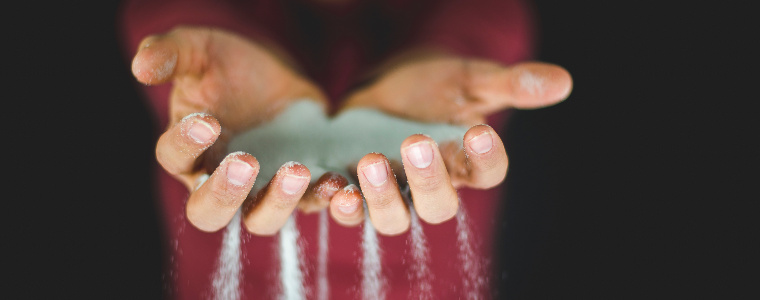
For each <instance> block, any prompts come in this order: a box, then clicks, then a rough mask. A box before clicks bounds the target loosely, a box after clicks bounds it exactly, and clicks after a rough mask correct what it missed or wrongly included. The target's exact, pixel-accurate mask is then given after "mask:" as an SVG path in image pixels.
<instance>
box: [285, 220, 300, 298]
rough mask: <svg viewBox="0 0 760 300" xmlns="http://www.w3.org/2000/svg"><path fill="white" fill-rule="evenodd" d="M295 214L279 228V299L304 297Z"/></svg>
mask: <svg viewBox="0 0 760 300" xmlns="http://www.w3.org/2000/svg"><path fill="white" fill-rule="evenodd" d="M298 238H299V232H298V227H296V215H295V214H292V215H290V217H289V218H288V221H287V222H285V226H283V227H282V229H280V285H281V293H280V299H284V300H300V299H304V287H303V272H302V271H301V270H302V267H303V261H301V257H303V255H302V249H301V247H300V246H299V244H298Z"/></svg>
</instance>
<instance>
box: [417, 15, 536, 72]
mask: <svg viewBox="0 0 760 300" xmlns="http://www.w3.org/2000/svg"><path fill="white" fill-rule="evenodd" d="M413 42H415V43H417V44H418V45H426V46H434V47H438V48H441V49H444V50H446V51H450V52H452V53H455V54H458V55H461V56H472V57H479V58H485V59H490V60H494V61H498V62H501V63H503V64H513V63H516V62H518V61H522V60H526V59H529V58H531V56H532V51H533V48H534V45H533V17H532V10H531V8H530V6H529V5H528V3H526V2H525V1H524V0H452V1H447V3H444V4H442V5H440V6H438V7H437V8H436V10H435V11H434V12H433V13H432V14H431V15H430V17H429V18H427V20H426V21H425V22H424V23H423V24H421V28H420V31H419V32H418V34H417V37H416V41H413Z"/></svg>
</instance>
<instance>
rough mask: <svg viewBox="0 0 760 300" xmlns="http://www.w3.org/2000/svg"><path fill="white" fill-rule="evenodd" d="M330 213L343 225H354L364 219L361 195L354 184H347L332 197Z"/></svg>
mask: <svg viewBox="0 0 760 300" xmlns="http://www.w3.org/2000/svg"><path fill="white" fill-rule="evenodd" d="M330 215H332V218H333V220H335V222H337V223H338V224H341V225H343V226H356V225H359V224H360V223H361V222H362V220H364V206H363V205H362V196H361V193H360V192H359V188H358V187H356V185H353V184H349V185H347V186H346V187H345V188H343V189H342V190H340V191H338V193H337V194H335V196H333V197H332V199H331V200H330Z"/></svg>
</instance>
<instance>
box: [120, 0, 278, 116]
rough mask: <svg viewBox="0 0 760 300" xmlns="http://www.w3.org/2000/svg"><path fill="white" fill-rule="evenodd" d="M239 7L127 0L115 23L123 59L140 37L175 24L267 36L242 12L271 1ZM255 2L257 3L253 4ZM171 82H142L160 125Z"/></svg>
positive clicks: (186, 0)
mask: <svg viewBox="0 0 760 300" xmlns="http://www.w3.org/2000/svg"><path fill="white" fill-rule="evenodd" d="M251 2H254V5H251V4H250V3H249V4H248V5H246V6H245V7H238V5H236V4H233V2H232V1H204V0H128V1H124V2H123V3H122V6H121V7H120V10H119V16H118V17H119V18H118V22H119V23H118V27H119V33H120V35H121V37H120V38H121V45H122V47H123V49H122V50H123V51H122V52H123V53H124V54H125V56H126V57H125V59H127V60H128V61H131V60H132V58H133V57H134V55H135V53H137V47H138V45H139V43H140V41H142V39H143V38H145V37H147V36H149V35H151V34H161V33H166V32H168V31H170V30H171V29H173V28H174V27H176V26H178V25H190V26H213V27H217V28H222V29H226V30H229V31H232V32H235V33H237V34H240V35H243V36H247V37H250V38H253V39H258V38H267V37H268V36H269V35H270V34H269V33H268V32H266V31H265V30H264V29H263V28H262V27H261V26H257V24H255V22H254V21H253V20H251V18H250V17H248V18H246V17H244V16H245V12H246V11H247V10H250V9H252V8H253V9H266V8H267V7H266V5H270V4H271V1H259V2H256V1H251ZM255 5H259V7H256V6H255ZM170 90H171V84H163V85H159V86H144V87H143V91H144V92H145V94H146V96H147V98H148V101H149V102H150V107H151V108H152V109H153V112H154V113H155V114H156V115H155V116H154V117H155V118H156V119H157V120H158V125H159V128H164V127H165V126H166V125H167V122H168V115H169V114H168V99H169V92H170Z"/></svg>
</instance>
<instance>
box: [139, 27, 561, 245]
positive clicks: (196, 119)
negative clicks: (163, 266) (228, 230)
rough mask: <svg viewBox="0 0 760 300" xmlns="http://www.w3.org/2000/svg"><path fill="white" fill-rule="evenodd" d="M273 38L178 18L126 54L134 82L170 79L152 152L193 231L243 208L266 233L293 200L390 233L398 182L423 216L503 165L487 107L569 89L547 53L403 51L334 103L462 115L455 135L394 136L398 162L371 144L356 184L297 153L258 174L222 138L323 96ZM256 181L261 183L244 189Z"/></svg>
mask: <svg viewBox="0 0 760 300" xmlns="http://www.w3.org/2000/svg"><path fill="white" fill-rule="evenodd" d="M276 49H277V48H275V47H273V46H271V45H267V44H266V43H264V42H261V41H253V40H250V39H248V38H245V37H242V36H239V35H236V34H234V33H232V32H228V31H224V30H220V29H214V28H201V27H177V28H175V29H173V30H171V31H169V32H167V33H165V34H160V35H152V36H149V37H146V38H145V39H144V40H143V41H142V42H141V44H140V46H139V49H138V52H137V54H136V55H135V57H134V59H133V62H132V72H133V74H134V76H135V77H136V78H137V80H138V81H139V82H141V83H144V84H150V85H157V84H162V83H167V82H172V83H173V86H172V91H171V95H170V99H169V114H170V115H169V127H168V129H167V130H166V131H165V132H164V133H163V134H162V135H161V136H160V138H159V140H158V142H157V145H156V158H157V160H158V162H159V163H160V164H161V166H162V167H163V168H164V169H165V170H166V171H167V172H168V173H170V174H172V175H173V176H174V177H175V178H176V179H177V180H179V181H181V182H182V183H183V184H184V185H185V186H186V187H187V188H188V189H189V190H190V191H191V194H190V197H189V199H188V201H187V205H186V213H187V219H188V220H189V222H190V223H192V224H193V225H194V226H195V227H197V228H198V229H200V230H203V231H209V232H213V231H217V230H219V229H221V228H223V227H225V226H226V225H227V224H228V223H229V222H230V221H231V220H232V218H233V216H234V214H235V213H236V212H237V211H238V210H239V209H241V208H242V220H243V223H244V224H245V227H246V229H247V230H248V231H249V232H251V233H253V234H258V235H272V234H275V233H277V232H278V230H279V229H280V228H281V227H282V226H283V225H284V224H285V222H286V221H287V218H288V217H289V216H290V215H291V214H292V213H293V211H294V210H295V209H297V208H298V209H301V210H302V211H305V212H314V211H318V210H321V209H324V208H326V207H329V211H330V214H331V216H332V218H333V220H335V221H336V222H337V223H339V224H342V225H345V226H354V225H357V224H359V223H361V222H362V221H363V219H364V217H365V211H364V210H365V209H367V210H368V215H369V217H370V219H371V221H372V224H373V225H374V226H375V228H376V230H377V231H378V232H379V233H381V234H385V235H396V234H400V233H403V232H405V231H406V230H407V229H408V228H409V225H410V220H411V216H410V211H409V207H408V206H407V203H406V202H405V201H404V199H403V197H402V194H401V192H400V189H399V182H403V180H406V181H407V182H408V186H409V189H410V191H411V196H412V199H413V205H414V209H415V211H416V213H417V214H418V216H419V217H420V218H421V219H422V220H424V221H426V222H428V223H431V224H437V223H441V222H444V221H446V220H448V219H450V218H452V217H453V216H454V215H455V214H456V212H457V210H458V207H459V199H458V197H457V193H456V189H457V188H459V187H469V188H476V189H488V188H492V187H494V186H496V185H498V184H500V183H501V182H502V181H503V180H504V178H505V176H506V173H507V165H508V161H507V154H506V151H505V149H504V145H503V143H502V141H501V139H500V138H499V135H498V134H497V133H496V132H495V131H494V129H493V128H491V127H490V126H488V125H483V123H485V120H486V117H487V116H488V115H490V114H493V113H496V112H499V111H501V110H505V109H508V108H518V109H534V108H540V107H545V106H549V105H553V104H556V103H558V102H560V101H562V100H564V99H565V98H567V96H568V95H569V93H570V90H571V88H572V79H571V77H570V74H569V73H568V72H567V71H566V70H565V69H563V68H562V67H559V66H556V65H552V64H547V63H540V62H524V63H519V64H515V65H512V66H504V65H501V64H499V63H496V62H493V61H489V60H482V59H477V58H464V57H458V56H454V55H450V54H445V53H443V52H437V51H429V50H424V49H423V50H420V51H410V52H409V53H408V54H407V55H401V56H398V57H396V58H395V59H391V60H389V62H388V63H387V64H386V65H385V66H384V67H380V68H379V69H378V71H377V75H376V76H375V79H374V80H373V81H372V82H371V83H370V84H368V85H365V86H363V87H361V88H358V89H356V90H354V91H353V92H352V93H350V94H349V95H348V97H347V98H346V99H344V101H342V102H341V103H342V104H341V107H340V108H339V109H337V114H340V112H341V111H343V110H346V109H349V108H356V107H368V108H374V109H377V110H380V111H382V112H385V113H387V114H390V115H395V116H398V117H402V118H407V119H411V120H416V121H422V122H445V123H450V124H456V125H465V126H472V127H470V129H469V130H468V131H467V132H466V134H465V135H464V139H463V146H459V145H458V144H457V143H450V144H442V145H440V147H439V145H437V144H436V143H435V142H434V141H433V140H432V139H430V138H429V137H427V136H425V135H421V134H419V135H412V136H409V137H408V138H406V139H405V140H404V141H403V143H402V144H401V145H399V146H400V149H399V151H401V157H402V161H401V162H396V161H389V160H388V159H387V158H386V157H385V156H384V155H383V154H380V153H369V154H367V155H366V156H364V157H363V158H362V159H361V160H360V161H359V162H358V164H357V165H356V169H355V172H354V174H356V176H357V179H358V182H359V187H356V186H353V185H349V184H348V180H347V179H346V178H344V177H342V176H340V175H337V174H333V173H326V174H324V175H322V176H321V177H320V178H318V179H317V180H315V181H314V183H311V174H310V172H309V169H308V168H307V167H306V166H304V165H302V164H297V163H296V164H292V163H291V164H286V165H283V167H282V168H281V169H280V170H279V171H278V172H277V174H276V175H275V176H274V178H257V175H258V172H259V163H258V161H257V160H256V158H255V157H254V156H252V155H251V154H248V153H240V152H236V153H231V154H227V151H226V144H227V143H228V142H229V141H230V140H231V138H232V137H234V136H235V135H236V134H239V133H241V132H244V131H246V130H249V129H251V128H253V127H255V126H258V125H261V124H263V123H266V122H267V121H269V120H271V119H273V117H274V116H276V115H277V114H279V113H280V112H282V111H283V110H284V109H286V108H287V107H288V105H290V104H291V103H293V102H294V101H296V100H299V99H312V100H313V101H316V102H317V103H319V104H320V105H321V106H322V107H323V109H324V110H325V112H327V111H328V105H329V104H328V103H329V102H328V101H327V99H326V96H325V95H324V93H323V92H322V91H320V89H319V88H318V87H317V86H316V85H315V84H314V83H312V82H311V81H310V80H309V79H307V78H305V77H304V76H303V75H302V74H300V73H299V72H298V71H296V68H295V66H294V64H292V63H291V61H290V60H289V59H288V57H287V56H285V55H282V52H281V51H278V50H276ZM376 126H382V124H376ZM212 171H213V172H212ZM209 173H211V175H210V176H208V175H207V174H209ZM257 179H258V180H257ZM267 180H268V183H266V181H267ZM256 181H259V183H257V184H266V187H264V188H262V189H261V190H260V191H259V192H258V193H257V194H255V195H251V194H250V191H251V189H252V187H253V185H254V182H256ZM262 182H265V183H262ZM363 198H364V199H366V208H365V206H364V205H363V204H362V201H363Z"/></svg>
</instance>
